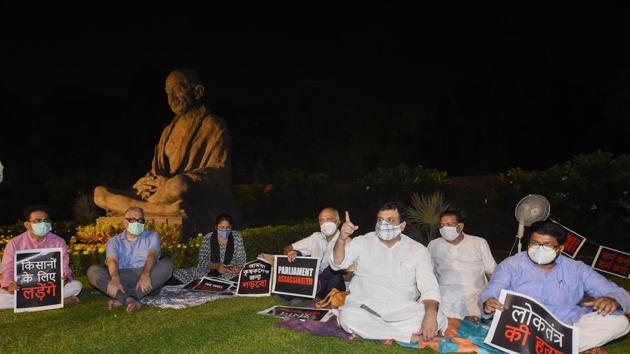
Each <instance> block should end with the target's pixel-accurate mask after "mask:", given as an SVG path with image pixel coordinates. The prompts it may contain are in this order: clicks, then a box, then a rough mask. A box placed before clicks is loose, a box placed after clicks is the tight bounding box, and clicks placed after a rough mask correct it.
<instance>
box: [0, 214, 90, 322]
mask: <svg viewBox="0 0 630 354" xmlns="http://www.w3.org/2000/svg"><path fill="white" fill-rule="evenodd" d="M24 227H25V228H26V231H25V232H24V233H22V234H21V235H19V236H16V237H14V238H12V239H11V240H10V241H9V242H8V243H7V245H6V247H5V249H4V254H3V256H2V270H3V272H2V284H1V285H2V289H0V309H9V308H13V307H14V300H13V299H14V296H13V293H14V292H15V290H16V289H17V284H16V283H15V281H14V272H13V271H14V269H13V268H14V260H15V252H16V251H22V250H29V249H37V248H61V249H62V250H63V283H64V286H63V294H64V295H65V298H64V299H63V301H64V304H65V305H68V304H73V303H77V302H79V298H78V297H77V295H79V293H80V292H81V288H82V286H81V282H80V281H77V280H73V279H72V269H70V257H69V256H68V246H67V245H66V241H64V240H63V238H61V237H59V236H57V235H55V234H54V233H52V232H51V230H52V224H51V221H50V216H49V213H48V209H47V208H46V207H44V206H28V207H26V208H25V209H24Z"/></svg>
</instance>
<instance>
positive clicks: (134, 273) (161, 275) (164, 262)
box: [87, 257, 173, 304]
mask: <svg viewBox="0 0 630 354" xmlns="http://www.w3.org/2000/svg"><path fill="white" fill-rule="evenodd" d="M141 273H142V268H128V269H119V270H118V275H119V276H120V282H121V284H122V286H123V288H124V289H125V292H124V293H123V292H121V291H120V290H119V291H118V293H117V294H116V296H115V298H116V300H118V301H120V302H121V303H123V304H124V303H126V301H127V297H129V296H131V297H133V298H135V299H136V300H140V299H142V298H143V297H145V296H146V295H147V294H148V293H144V292H142V291H141V290H139V289H136V285H137V284H138V279H139V278H140V274H141ZM172 273H173V261H172V260H171V259H170V258H168V257H164V258H162V259H160V261H159V262H157V263H156V264H155V266H153V269H152V270H151V274H149V276H150V278H151V286H152V287H153V290H152V291H156V290H158V289H159V288H160V287H162V285H164V283H166V281H167V280H168V279H169V278H170V277H171V274H172ZM87 277H88V279H89V281H90V284H92V286H94V287H95V288H97V289H98V290H100V291H101V292H102V293H104V294H106V295H107V284H109V281H110V280H112V278H111V276H110V275H109V271H108V270H107V267H106V266H104V265H101V264H98V265H92V266H90V268H88V270H87Z"/></svg>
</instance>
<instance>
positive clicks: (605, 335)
mask: <svg viewBox="0 0 630 354" xmlns="http://www.w3.org/2000/svg"><path fill="white" fill-rule="evenodd" d="M529 232H530V241H529V246H528V249H527V252H521V253H518V254H516V255H514V256H512V257H509V258H507V259H505V260H504V261H503V262H501V264H499V265H498V266H497V268H496V270H495V271H494V274H493V275H492V279H491V280H490V283H489V284H488V286H487V287H486V288H485V289H484V290H483V291H482V292H481V294H480V295H479V301H480V305H481V306H482V308H483V311H484V317H491V316H492V314H493V313H494V311H496V310H498V309H502V308H503V304H501V303H500V302H499V301H498V300H497V299H498V298H499V294H500V292H501V289H506V290H511V291H515V292H518V293H521V294H524V295H527V296H530V297H532V298H534V299H536V300H537V301H539V302H541V303H542V304H544V305H545V307H546V308H547V309H548V310H549V311H551V312H552V313H553V314H554V315H555V316H556V317H558V318H559V319H560V320H561V321H563V322H565V323H567V324H570V325H575V326H577V327H579V328H580V332H579V338H578V345H579V350H580V351H581V352H583V351H586V350H590V351H591V352H601V351H599V350H600V348H598V347H600V346H602V345H604V344H605V343H607V342H609V341H611V340H613V339H616V338H619V337H621V336H623V335H625V334H626V333H628V331H629V330H630V324H629V323H628V319H627V318H626V317H625V316H624V315H623V312H624V311H627V310H628V309H629V308H630V295H629V294H628V292H627V291H626V290H624V289H623V288H621V287H619V286H617V285H616V284H615V283H613V282H611V281H609V280H608V279H606V278H604V277H603V276H602V275H600V274H599V273H597V272H596V271H595V270H593V269H592V268H591V267H589V266H587V265H586V264H584V263H582V262H580V261H576V260H573V259H571V258H568V257H565V256H564V255H562V250H563V246H562V245H563V244H564V241H565V239H566V231H565V230H564V228H563V227H562V226H560V225H558V224H556V223H553V222H549V221H539V222H536V223H534V224H532V226H531V227H530V230H529ZM585 295H587V296H588V297H589V298H592V299H590V300H588V301H582V300H583V299H584V296H585Z"/></svg>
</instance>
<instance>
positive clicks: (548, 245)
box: [529, 241, 560, 251]
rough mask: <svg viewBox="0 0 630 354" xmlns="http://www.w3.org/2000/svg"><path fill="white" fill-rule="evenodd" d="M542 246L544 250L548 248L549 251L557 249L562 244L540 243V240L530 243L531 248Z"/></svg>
mask: <svg viewBox="0 0 630 354" xmlns="http://www.w3.org/2000/svg"><path fill="white" fill-rule="evenodd" d="M540 247H542V248H543V249H544V250H547V251H555V250H557V249H558V248H560V245H553V244H551V243H549V242H545V243H538V242H535V241H533V242H530V243H529V248H535V249H538V248H540Z"/></svg>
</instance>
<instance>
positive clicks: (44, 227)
mask: <svg viewBox="0 0 630 354" xmlns="http://www.w3.org/2000/svg"><path fill="white" fill-rule="evenodd" d="M31 228H32V231H33V235H35V236H39V237H42V236H46V234H47V233H49V232H50V230H52V225H50V223H49V222H38V223H37V224H31Z"/></svg>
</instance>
